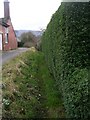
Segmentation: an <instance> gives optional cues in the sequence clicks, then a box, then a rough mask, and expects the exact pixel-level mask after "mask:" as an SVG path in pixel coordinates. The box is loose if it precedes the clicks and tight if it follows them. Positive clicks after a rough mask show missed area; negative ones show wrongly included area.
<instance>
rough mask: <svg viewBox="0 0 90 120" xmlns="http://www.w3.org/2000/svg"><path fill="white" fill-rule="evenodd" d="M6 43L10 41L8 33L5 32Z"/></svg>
mask: <svg viewBox="0 0 90 120" xmlns="http://www.w3.org/2000/svg"><path fill="white" fill-rule="evenodd" d="M5 43H8V33H5Z"/></svg>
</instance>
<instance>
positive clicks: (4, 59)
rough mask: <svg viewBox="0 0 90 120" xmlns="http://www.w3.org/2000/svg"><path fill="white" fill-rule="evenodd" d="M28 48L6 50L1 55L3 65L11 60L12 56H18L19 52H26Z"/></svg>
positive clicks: (0, 59)
mask: <svg viewBox="0 0 90 120" xmlns="http://www.w3.org/2000/svg"><path fill="white" fill-rule="evenodd" d="M27 50H28V48H18V49H16V50H10V51H4V52H2V57H0V61H1V62H2V65H3V64H5V63H6V62H8V61H9V60H11V59H12V58H14V57H16V56H18V55H19V54H21V53H23V52H26V51H27Z"/></svg>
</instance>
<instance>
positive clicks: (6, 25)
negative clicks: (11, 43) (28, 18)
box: [0, 18, 9, 27]
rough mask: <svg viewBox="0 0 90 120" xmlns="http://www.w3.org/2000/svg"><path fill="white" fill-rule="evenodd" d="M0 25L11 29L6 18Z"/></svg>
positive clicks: (0, 21)
mask: <svg viewBox="0 0 90 120" xmlns="http://www.w3.org/2000/svg"><path fill="white" fill-rule="evenodd" d="M0 24H1V25H2V26H4V27H9V25H8V24H7V19H5V18H0Z"/></svg>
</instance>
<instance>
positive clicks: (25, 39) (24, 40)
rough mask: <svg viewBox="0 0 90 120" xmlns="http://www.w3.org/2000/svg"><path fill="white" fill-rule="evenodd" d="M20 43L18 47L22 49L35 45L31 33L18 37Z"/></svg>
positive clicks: (34, 39) (34, 37) (33, 36)
mask: <svg viewBox="0 0 90 120" xmlns="http://www.w3.org/2000/svg"><path fill="white" fill-rule="evenodd" d="M20 39H21V43H20V45H21V46H23V47H32V46H35V45H36V42H37V40H36V36H35V35H34V34H32V33H31V32H26V33H22V34H21V36H20Z"/></svg>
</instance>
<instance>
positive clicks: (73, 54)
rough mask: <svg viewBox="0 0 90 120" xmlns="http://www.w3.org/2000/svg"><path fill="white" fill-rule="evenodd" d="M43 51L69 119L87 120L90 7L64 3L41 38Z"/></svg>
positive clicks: (89, 113)
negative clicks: (82, 119) (81, 119)
mask: <svg viewBox="0 0 90 120" xmlns="http://www.w3.org/2000/svg"><path fill="white" fill-rule="evenodd" d="M42 40H43V42H42V49H43V52H44V53H45V58H46V61H47V64H48V66H49V69H50V72H51V73H52V74H53V76H54V78H55V80H56V83H57V85H58V87H59V90H60V92H61V93H62V96H63V100H64V106H65V108H66V112H67V117H70V118H88V116H90V112H89V108H88V107H89V105H90V102H89V100H88V97H89V92H88V87H89V81H88V80H89V70H90V61H89V57H90V4H89V2H87V3H85V2H81V3H79V2H68V3H62V4H61V6H60V7H59V9H58V10H57V11H56V13H55V14H54V15H53V17H52V19H51V21H50V23H49V24H48V26H47V29H46V31H45V32H44V34H43V37H42Z"/></svg>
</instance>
